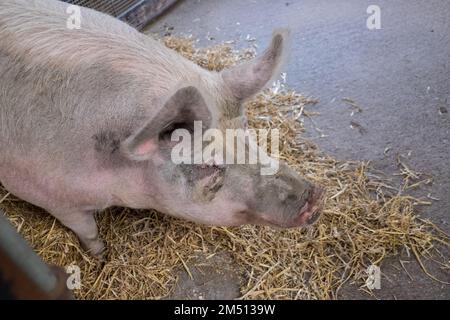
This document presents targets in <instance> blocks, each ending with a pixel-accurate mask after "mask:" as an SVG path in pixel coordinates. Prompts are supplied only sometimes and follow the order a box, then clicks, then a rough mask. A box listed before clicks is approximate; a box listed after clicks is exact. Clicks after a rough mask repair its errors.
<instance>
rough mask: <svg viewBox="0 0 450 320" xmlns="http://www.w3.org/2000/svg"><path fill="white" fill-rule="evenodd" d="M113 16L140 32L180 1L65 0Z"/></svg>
mask: <svg viewBox="0 0 450 320" xmlns="http://www.w3.org/2000/svg"><path fill="white" fill-rule="evenodd" d="M63 1H64V2H67V3H71V4H76V5H79V6H83V7H88V8H91V9H95V10H97V11H101V12H104V13H107V14H109V15H112V16H114V17H116V18H119V19H120V20H122V21H125V22H127V23H128V24H130V25H132V26H133V27H135V28H136V29H138V30H141V29H143V28H144V27H145V26H146V25H147V24H148V23H149V22H151V21H152V20H153V19H155V18H157V17H158V16H159V15H160V14H162V13H163V12H164V11H166V10H167V9H169V7H170V6H172V5H173V4H174V3H175V2H177V1H178V0H63Z"/></svg>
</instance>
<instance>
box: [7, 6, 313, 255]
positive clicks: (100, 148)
mask: <svg viewBox="0 0 450 320" xmlns="http://www.w3.org/2000/svg"><path fill="white" fill-rule="evenodd" d="M66 8H67V5H66V4H63V3H60V2H57V1H53V0H35V1H25V0H6V1H5V0H3V1H1V2H0V74H1V78H0V125H1V126H0V133H1V136H0V181H1V183H2V184H3V185H4V186H5V187H6V188H7V189H8V190H9V191H10V192H11V193H13V194H15V195H17V196H18V197H20V198H22V199H24V200H26V201H29V202H31V203H33V204H35V205H37V206H40V207H42V208H44V209H46V210H47V211H49V212H50V213H52V214H53V215H54V216H55V217H57V218H58V219H59V220H60V221H61V222H62V223H63V224H65V225H67V226H68V227H70V228H71V229H72V230H74V231H75V232H76V233H77V235H78V236H79V238H80V240H81V241H82V243H83V244H84V245H85V246H86V247H87V248H88V249H90V250H91V252H92V253H94V254H97V253H99V252H100V251H101V250H102V248H103V245H102V242H101V241H100V240H99V239H98V235H97V227H96V224H95V221H94V217H93V212H95V211H96V210H101V209H104V208H107V207H110V206H126V207H131V208H155V209H157V210H160V211H162V212H167V213H170V214H172V215H175V216H180V217H185V218H188V219H190V220H195V221H199V222H203V223H207V224H222V225H232V224H241V223H246V222H252V221H250V219H249V218H248V217H244V218H243V217H241V216H239V215H238V214H237V213H236V212H244V211H245V210H247V205H243V204H240V203H238V201H230V194H233V192H234V191H227V192H226V191H223V195H226V196H222V195H221V196H218V195H217V194H220V192H222V191H220V192H219V193H217V194H215V193H214V194H213V197H212V199H213V200H208V201H206V200H205V201H200V202H198V201H197V202H198V203H197V202H195V201H194V202H193V201H192V199H191V198H192V197H188V196H186V198H184V196H181V194H183V195H184V194H185V193H186V194H191V193H192V192H191V191H186V190H191V189H193V188H194V187H195V186H194V187H191V186H190V185H188V181H192V180H193V181H194V182H196V181H200V178H196V177H198V176H201V177H202V179H203V177H204V176H207V177H208V174H203V173H201V174H198V172H197V171H199V170H200V169H199V170H197V169H195V170H194V169H189V170H188V171H186V170H185V169H180V168H179V167H177V166H175V165H174V164H172V163H170V159H168V158H167V157H166V156H165V155H166V153H164V152H165V151H164V150H165V145H163V142H164V141H162V140H161V138H159V140H158V139H157V138H155V134H153V135H152V136H150V135H149V133H148V132H150V131H151V130H153V129H154V130H157V133H158V132H159V133H160V132H161V130H162V128H160V127H159V126H162V123H161V122H163V121H165V120H166V119H167V118H169V117H172V116H173V115H174V114H179V115H185V114H189V117H190V118H189V121H190V120H199V119H200V120H203V121H204V122H206V123H207V124H208V127H218V128H224V126H225V124H226V123H232V122H233V119H235V118H237V117H239V116H240V115H241V114H242V110H241V108H240V103H239V102H240V101H241V100H242V99H243V98H245V97H246V95H247V96H248V95H251V94H253V93H254V92H253V91H255V92H256V91H257V90H259V89H260V88H261V87H262V85H263V84H264V83H266V82H267V81H268V80H269V78H270V77H271V76H272V73H273V72H274V70H275V69H276V67H277V66H278V64H279V62H278V61H274V62H273V65H272V66H268V67H270V68H269V69H270V70H269V71H270V73H271V74H269V75H268V76H267V77H266V78H267V79H265V78H264V75H261V78H263V80H264V81H263V82H264V83H263V84H258V85H256V87H255V88H249V89H248V90H245V89H246V86H250V85H249V83H247V82H245V83H242V84H241V85H240V86H238V87H237V88H236V89H235V90H234V91H233V86H232V85H231V84H230V85H226V82H227V77H232V76H233V74H232V73H231V72H230V73H229V74H219V73H211V72H208V71H206V70H203V69H201V68H200V67H198V66H197V65H195V64H193V63H191V62H190V61H188V60H186V59H184V58H182V57H181V56H179V55H178V54H176V53H175V52H173V51H171V50H169V49H167V48H166V47H164V46H163V45H162V44H160V43H159V42H157V41H155V40H153V39H151V38H149V37H147V36H144V35H142V34H140V33H138V32H137V31H136V30H134V29H132V28H131V27H129V26H127V25H126V24H124V23H122V22H119V21H117V20H115V19H114V18H112V17H109V16H106V15H103V14H100V13H97V12H95V11H92V10H87V9H86V10H84V9H83V10H82V19H81V29H80V30H70V29H68V28H67V27H66V22H67V19H68V14H66ZM280 41H281V40H280ZM275 49H277V48H275ZM278 49H279V48H278ZM280 50H281V49H280ZM270 54H272V56H270ZM278 56H279V54H278ZM275 58H277V54H276V52H270V51H269V56H267V55H266V56H265V57H264V56H263V59H262V61H259V63H260V64H261V63H263V62H266V60H267V59H275ZM264 59H266V60H264ZM268 62H270V61H268ZM260 69H262V70H263V71H264V70H265V69H264V65H262V66H261V65H260V66H259V69H258V72H260ZM237 71H239V72H238V74H239V76H245V75H246V74H247V73H249V72H250V71H249V70H237ZM251 72H253V71H251ZM249 76H251V74H249ZM230 80H231V79H230ZM249 81H250V80H249ZM260 82H261V81H260ZM230 83H231V81H230ZM182 86H188V88H187V89H186V87H185V88H184V89H180V88H181V87H182ZM176 89H179V91H176ZM174 92H176V94H174ZM200 93H201V94H200ZM177 94H178V95H179V97H178V98H177ZM242 95H243V96H242ZM241 96H242V97H241ZM171 97H172V98H171ZM173 97H175V98H173ZM185 101H188V102H189V104H188V105H186V104H187V102H185ZM181 105H182V106H181ZM170 108H173V111H171V110H172V109H170ZM180 108H181V109H180ZM182 108H184V109H182ZM202 108H203V109H202ZM180 110H181V111H182V112H181V111H180ZM155 119H156V120H155ZM151 121H154V122H151ZM183 121H184V120H183ZM186 121H187V120H186ZM172 122H176V121H175V120H173V121H172ZM140 130H141V131H140ZM136 132H137V133H136ZM142 132H143V133H142ZM146 134H147V136H148V137H147V136H146ZM160 136H161V134H160ZM146 139H147V140H146ZM135 140H136V141H135ZM164 143H165V142H164ZM155 145H156V146H155ZM133 148H134V149H133ZM155 149H158V152H156V151H154V150H155ZM130 150H131V151H130ZM136 159H138V160H136ZM194 171H195V172H194ZM223 172H224V171H220V170H218V169H217V170H216V171H214V174H216V176H217V174H219V173H220V174H222V173H223ZM289 174H291V173H289ZM234 176H238V175H237V174H233V173H232V171H231V170H227V173H226V174H225V173H223V175H222V178H223V181H224V182H223V183H222V184H221V185H220V186H219V188H221V187H222V185H224V186H225V187H226V186H227V185H228V187H229V189H230V190H231V189H236V193H240V191H239V190H240V189H242V188H244V189H247V186H246V185H245V184H246V183H247V184H248V183H249V181H242V182H238V185H233V186H231V182H229V180H230V179H231V177H234ZM192 177H194V178H192ZM227 178H228V180H227ZM216 180H217V179H216V178H214V183H217V181H216ZM201 181H202V183H204V180H201ZM206 181H207V182H208V183H209V181H208V180H206ZM189 183H190V182H189ZM174 184H175V185H176V186H177V187H174V188H172V187H171V185H174ZM199 185H200V184H199ZM225 187H224V188H223V189H224V190H225ZM288 189H289V190H291V189H292V188H288ZM305 190H306V189H305ZM303 193H305V192H303ZM308 194H309V193H308ZM305 197H306V196H303V198H305ZM207 198H208V199H211V197H207ZM307 198H308V199H309V196H308V197H307ZM174 199H177V203H176V205H175V204H173V202H174ZM299 199H300V198H299ZM308 199H306V200H308ZM303 200H304V202H305V201H306V200H305V199H303ZM299 203H300V200H299ZM300 204H301V203H300ZM302 207H303V205H302ZM218 208H221V210H224V212H228V211H230V212H233V214H220V213H219V214H218V215H214V214H210V215H208V214H205V213H207V212H216V211H218ZM293 210H294V211H295V212H298V211H299V210H300V208H295V209H293ZM290 214H291V213H289V215H290ZM218 217H220V219H219V218H218ZM283 219H284V221H288V218H283ZM289 219H290V218H289ZM266 220H270V221H272V220H275V219H266Z"/></svg>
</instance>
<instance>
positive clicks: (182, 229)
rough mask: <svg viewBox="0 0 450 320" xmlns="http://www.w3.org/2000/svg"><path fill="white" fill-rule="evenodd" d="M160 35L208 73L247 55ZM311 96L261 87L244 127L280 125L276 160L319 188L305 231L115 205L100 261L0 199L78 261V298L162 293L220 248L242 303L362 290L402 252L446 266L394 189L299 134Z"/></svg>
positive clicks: (36, 242)
mask: <svg viewBox="0 0 450 320" xmlns="http://www.w3.org/2000/svg"><path fill="white" fill-rule="evenodd" d="M162 41H164V43H165V44H166V45H167V46H168V47H170V48H172V49H174V50H177V51H178V52H180V53H181V54H183V55H184V56H186V57H188V58H189V59H191V60H193V61H195V62H196V63H198V64H199V65H201V66H203V67H205V68H208V69H215V70H220V69H222V68H224V67H227V66H230V65H233V64H235V63H236V62H238V61H240V60H242V59H247V58H250V57H252V56H253V51H252V50H243V51H240V52H237V51H234V50H232V49H231V48H230V47H229V46H227V45H219V46H215V47H213V48H209V49H195V47H194V42H193V41H192V40H190V39H183V38H175V37H166V38H164V39H162ZM314 102H315V101H314V100H311V99H308V98H306V97H304V96H302V95H300V94H297V93H295V92H293V91H289V90H281V91H280V92H278V93H274V91H273V90H268V91H266V92H264V93H262V94H260V95H259V96H257V97H256V98H254V99H253V100H252V101H250V102H249V103H248V116H249V121H250V126H251V127H254V128H267V127H269V128H278V129H279V130H280V132H281V135H280V136H281V138H282V142H281V144H280V148H281V158H282V160H285V161H286V162H287V163H289V164H290V165H291V166H292V167H293V168H295V169H296V170H298V172H300V173H301V174H302V175H303V176H305V177H306V178H308V179H310V180H311V181H314V182H316V183H318V184H320V185H322V186H324V187H326V192H327V197H326V198H327V199H326V204H325V208H324V211H323V215H322V218H321V220H320V221H319V222H318V223H317V224H316V225H314V226H313V227H310V228H307V229H303V230H300V229H295V230H292V229H291V230H285V231H280V230H273V229H271V228H269V227H254V226H244V227H239V228H221V227H203V226H200V225H197V224H194V223H190V222H186V221H183V220H178V219H174V218H171V217H169V216H166V215H163V214H160V213H157V212H154V211H134V210H129V209H122V208H114V209H111V210H107V211H106V212H103V213H101V214H99V215H98V223H99V227H100V233H101V236H102V238H103V239H106V241H107V247H108V253H107V257H106V262H104V263H102V262H99V261H96V260H95V259H93V258H91V257H89V256H88V255H86V253H85V252H84V251H83V250H82V249H81V248H80V246H79V243H78V241H77V239H76V237H75V236H74V234H73V233H71V232H69V231H68V230H67V229H65V228H63V227H62V226H61V225H60V224H59V223H58V222H57V221H55V219H54V218H53V217H51V216H50V215H49V214H47V213H44V212H42V210H39V209H37V208H35V207H33V206H31V205H29V204H26V203H24V202H22V201H20V200H18V199H16V198H14V197H13V196H10V195H8V196H6V197H5V195H7V193H6V191H4V190H2V189H1V188H0V206H1V207H2V208H3V209H5V210H6V212H7V217H8V218H9V220H10V221H12V222H13V223H14V225H15V226H16V227H17V228H18V230H19V232H20V233H21V234H22V235H23V236H24V237H25V238H26V239H27V240H28V241H29V243H30V244H31V245H32V246H33V248H34V249H35V250H36V252H37V253H38V254H39V255H40V256H41V257H42V258H43V259H44V260H45V261H46V262H48V263H52V264H56V265H59V266H68V265H71V264H76V265H78V266H80V268H81V270H82V289H80V290H77V291H76V292H75V294H76V297H77V298H81V299H118V298H120V299H148V298H164V297H167V296H169V295H170V293H171V292H172V290H173V288H174V284H175V283H176V278H177V276H176V275H177V270H180V269H181V268H185V269H188V270H189V265H190V263H193V262H194V261H195V260H196V259H197V257H199V256H203V257H207V258H211V257H212V256H214V254H215V253H224V252H225V253H227V254H228V255H230V256H231V257H232V259H233V261H234V264H235V267H236V271H237V272H238V273H239V274H240V275H241V278H242V282H241V293H242V298H246V299H261V298H262V299H265V298H273V299H333V298H337V297H338V293H339V289H340V288H341V286H342V285H343V284H344V283H346V282H348V281H352V282H356V283H357V284H359V285H360V286H362V288H363V289H364V284H365V280H366V279H367V274H366V272H365V271H366V269H367V267H368V266H369V265H371V264H375V265H378V266H379V265H380V264H381V263H382V261H383V259H385V258H386V257H389V256H393V255H396V254H398V253H399V252H400V250H403V249H405V248H406V249H407V250H409V251H410V252H411V254H413V255H415V256H416V258H418V259H419V261H420V260H421V259H422V258H424V257H427V258H430V257H436V256H437V257H438V261H437V263H438V264H439V265H440V267H442V268H444V269H446V270H449V269H450V266H449V265H448V262H447V261H446V260H448V257H447V258H446V257H444V256H442V255H440V253H439V252H438V251H437V249H436V244H437V243H440V244H443V245H444V246H445V247H448V246H449V236H448V235H446V234H445V233H443V232H442V231H440V230H439V229H438V228H437V227H436V226H434V225H433V224H432V223H431V222H428V221H424V220H422V219H420V218H418V217H417V216H416V213H415V205H416V204H417V200H416V199H414V198H412V197H409V196H406V195H399V192H398V191H397V190H396V189H395V188H391V187H389V182H388V180H387V179H385V178H382V176H383V175H382V174H374V171H373V170H371V169H370V167H369V166H368V164H366V163H361V162H354V161H337V160H336V159H334V158H332V157H330V156H328V155H326V154H323V153H322V152H320V151H319V150H318V149H317V147H316V146H315V145H314V144H313V143H311V142H310V141H308V140H306V139H304V138H303V137H302V135H301V134H302V133H303V132H304V129H303V119H304V118H305V117H307V116H308V113H307V111H306V110H305V107H308V106H309V105H313V104H314ZM2 198H3V199H2ZM432 254H433V255H432ZM433 259H434V260H435V258H433ZM440 261H442V262H440ZM365 290H367V291H368V292H369V290H368V289H367V288H365ZM369 293H370V292H369Z"/></svg>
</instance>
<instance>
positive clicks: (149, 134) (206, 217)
mask: <svg viewBox="0 0 450 320" xmlns="http://www.w3.org/2000/svg"><path fill="white" fill-rule="evenodd" d="M285 46H286V33H284V32H276V33H275V35H274V37H273V39H272V42H271V45H270V47H269V48H268V49H267V50H266V51H265V52H264V53H263V54H262V55H261V56H260V57H258V58H256V59H254V60H252V61H249V62H246V63H244V64H241V65H238V66H236V67H234V68H232V69H227V70H224V71H222V72H221V73H220V74H214V76H213V77H214V78H215V79H219V80H218V84H217V85H216V87H217V88H219V91H220V92H214V93H211V92H207V91H206V90H205V89H204V88H200V87H196V86H187V87H181V88H179V89H178V90H175V92H174V93H173V94H172V95H171V96H170V97H169V98H168V99H167V100H166V102H165V106H164V108H162V109H161V110H162V111H161V112H160V113H159V114H158V115H157V116H156V117H155V118H153V119H152V120H151V121H149V122H148V123H147V124H146V125H145V126H143V127H142V128H141V129H139V130H138V131H137V132H135V133H134V134H133V135H132V136H130V137H128V138H127V139H126V140H125V141H124V142H122V145H121V151H122V153H123V154H124V155H125V156H126V157H128V158H129V159H130V160H131V161H135V162H140V163H141V164H143V166H144V168H145V175H146V177H145V179H146V180H147V181H148V183H149V184H151V185H153V186H155V187H154V188H153V189H152V193H153V194H155V193H156V196H155V197H154V198H156V199H157V200H156V202H157V204H156V205H155V203H154V201H155V200H154V199H153V202H152V205H151V206H152V207H154V208H156V209H158V210H160V211H162V212H165V213H169V214H171V215H173V216H177V217H183V218H186V219H188V220H192V221H196V222H199V223H203V224H208V225H221V226H227V225H242V224H258V225H271V226H278V227H297V226H302V225H307V224H310V223H312V222H314V221H315V220H316V219H317V217H318V212H319V210H320V204H321V202H322V201H321V200H322V194H323V192H322V190H321V189H320V188H318V187H316V186H314V185H313V184H312V183H310V182H308V181H306V180H305V179H303V178H302V177H300V176H299V175H298V174H297V173H296V172H294V171H293V170H292V169H290V168H289V167H288V166H287V165H285V164H283V163H281V164H280V166H279V170H278V171H276V172H275V173H274V174H272V175H262V174H261V170H260V169H261V164H223V163H216V162H215V161H214V160H213V161H208V160H206V163H202V164H186V163H181V164H179V163H176V162H174V161H173V158H172V157H173V154H172V151H173V148H174V145H175V144H176V143H174V141H172V138H173V134H174V132H175V131H179V129H181V130H184V131H186V132H189V133H191V135H190V140H191V143H192V144H194V143H195V139H198V136H197V137H195V133H194V132H193V130H194V127H195V125H194V122H195V121H201V123H202V125H203V129H207V128H218V129H220V130H224V129H237V128H244V127H245V126H246V122H245V121H241V120H242V119H245V118H244V117H242V115H243V110H242V104H243V102H244V101H245V100H246V99H248V98H250V97H251V96H253V95H254V94H256V93H257V92H258V91H260V90H261V89H262V88H263V87H264V86H265V85H266V84H267V83H268V82H269V81H270V80H271V79H272V78H273V76H274V75H276V74H277V71H278V70H279V67H280V64H281V61H282V59H283V55H284V54H285V51H286V49H285ZM215 95H221V97H220V99H216V97H215ZM212 101H214V102H212ZM217 101H219V102H217ZM217 110H219V111H217ZM203 146H204V145H203ZM193 149H195V148H193ZM194 152H195V151H194V150H192V154H194ZM225 152H227V151H225ZM204 160H205V159H204ZM210 160H211V159H210ZM149 206H150V205H149Z"/></svg>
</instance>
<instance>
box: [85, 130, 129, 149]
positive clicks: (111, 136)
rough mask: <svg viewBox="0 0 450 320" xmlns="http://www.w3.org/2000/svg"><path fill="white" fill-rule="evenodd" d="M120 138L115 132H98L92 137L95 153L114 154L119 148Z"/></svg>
mask: <svg viewBox="0 0 450 320" xmlns="http://www.w3.org/2000/svg"><path fill="white" fill-rule="evenodd" d="M121 138H122V136H121V135H119V134H118V133H117V132H115V131H100V132H99V133H97V134H96V135H94V136H93V137H92V139H94V141H95V144H94V148H95V151H97V152H100V153H105V154H114V153H116V152H117V151H118V150H119V148H120V143H121Z"/></svg>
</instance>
